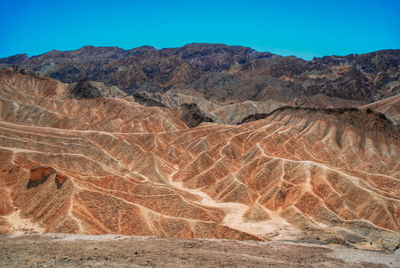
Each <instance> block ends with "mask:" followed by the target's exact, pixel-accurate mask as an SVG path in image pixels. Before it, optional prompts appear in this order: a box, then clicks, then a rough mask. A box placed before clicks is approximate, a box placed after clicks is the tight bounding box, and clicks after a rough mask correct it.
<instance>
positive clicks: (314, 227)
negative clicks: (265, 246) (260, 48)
mask: <svg viewBox="0 0 400 268" xmlns="http://www.w3.org/2000/svg"><path fill="white" fill-rule="evenodd" d="M189 48H190V46H189ZM194 48H195V49H194V51H192V54H190V55H192V56H190V57H192V58H191V59H192V61H193V63H192V65H190V64H188V63H187V61H185V62H182V65H180V67H179V68H180V69H179V70H180V71H179V72H180V74H182V76H179V77H186V78H188V77H189V78H190V79H192V78H191V77H192V76H194V75H196V72H195V71H193V70H191V68H196V69H197V70H200V71H201V72H200V73H201V74H203V72H209V73H212V74H214V73H219V72H220V71H221V70H228V71H232V68H231V67H229V68H228V67H224V66H225V65H219V63H220V62H219V61H217V63H215V62H212V64H211V63H209V64H210V66H208V65H207V64H205V63H203V62H202V61H196V60H195V59H196V57H195V56H193V55H197V54H196V53H197V52H196V51H197V50H202V48H201V46H200V48H199V47H198V46H194ZM93 49H94V48H85V49H84V50H89V51H92V50H93ZM96 49H99V48H96ZM102 49H103V48H102ZM237 49H239V50H240V51H242V50H243V48H237ZM195 52H196V53H195ZM71 53H83V52H82V51H75V52H65V54H67V55H69V54H71ZM85 53H86V52H85ZM87 53H88V54H87V56H85V57H86V58H85V59H87V61H90V60H97V56H93V57H92V56H91V54H90V53H89V52H87ZM102 53H103V54H104V57H103V58H102V60H103V61H104V62H105V65H106V66H107V62H109V64H113V62H114V60H117V61H119V60H120V61H125V60H127V61H129V60H132V59H135V60H138V59H136V58H135V57H139V58H140V57H142V56H143V53H144V54H146V55H147V57H151V55H152V53H156V54H157V55H158V56H157V57H156V59H157V60H160V58H163V57H164V56H162V55H163V54H160V53H164V54H166V55H168V57H167V56H165V57H167V58H168V61H169V60H171V59H170V58H169V57H172V58H173V60H174V61H176V62H178V63H179V62H180V61H181V58H182V57H183V56H179V57H178V56H177V53H178V52H176V51H175V50H165V51H163V50H161V51H157V50H155V49H152V48H141V49H139V50H137V51H130V52H129V51H128V52H126V51H123V50H119V49H103V50H102ZM115 53H117V54H118V53H119V54H118V55H119V56H118V57H119V58H118V59H115V57H114V55H115ZM125 53H133V56H129V57H126V56H125ZM135 53H136V54H135ZM179 53H180V54H179ZM179 53H178V54H179V55H186V54H184V53H186V52H185V49H183V50H182V51H180V52H179ZM221 53H222V52H221ZM224 53H225V52H224ZM240 53H243V55H244V56H243V58H238V59H237V60H236V61H238V62H241V60H243V63H242V65H243V66H242V65H241V66H242V67H243V68H244V65H246V64H248V61H253V60H254V58H255V59H257V57H259V58H260V59H259V60H261V61H264V60H265V61H268V60H275V59H276V60H281V59H282V58H281V57H276V56H274V55H270V54H257V53H255V52H251V51H250V52H249V51H248V50H243V51H242V52H240ZM240 53H239V54H240ZM249 53H250V55H253V54H254V53H255V55H254V56H251V57H250V56H249V55H248V54H249ZM252 53H253V54H252ZM385 53H386V52H385ZM385 53H384V54H385ZM387 53H388V52H387ZM95 54H98V53H97V52H96V53H95ZM170 54H172V56H169V55H170ZM54 55H59V52H51V53H50V54H48V55H47V56H46V57H44V56H41V57H42V58H41V57H36V58H29V59H28V58H26V57H25V58H24V57H22V58H21V57H19V58H18V59H19V61H22V62H23V64H26V65H28V64H29V62H30V61H35V62H37V63H38V64H39V65H40V64H42V63H43V62H46V60H48V61H50V59H51V60H52V57H53V56H54ZM84 55H86V54H84ZM160 55H161V56H160ZM224 55H225V54H224ZM235 55H236V54H235ZM240 55H241V54H240ZM76 57H77V58H81V57H83V56H79V57H78V56H76ZM188 57H189V56H188ZM380 57H381V54H379V53H378V54H376V55H375V56H374V57H373V58H374V59H377V58H380ZM62 58H63V57H61V56H60V61H62V60H61V59H62ZM163 59H164V58H163ZM212 59H216V58H214V57H212ZM218 59H219V58H218ZM221 59H225V58H224V57H223V56H221ZM235 59H236V58H235ZM385 59H386V58H385ZM290 60H294V61H297V60H298V59H294V58H290ZM348 60H349V62H351V61H352V60H354V61H355V62H357V57H356V58H355V59H353V58H350V59H348ZM368 60H369V58H368V57H367V58H366V59H365V61H366V62H368ZM8 61H10V60H8ZM325 61H326V63H325ZM383 61H384V62H386V61H385V60H383ZM388 62H389V63H388V66H389V67H388V68H394V67H392V65H391V64H392V61H391V60H389V61H388ZM73 64H75V63H73ZM73 64H71V65H70V66H73ZM76 64H85V63H76ZM232 64H233V65H235V63H232ZM249 64H250V63H249ZM305 64H309V63H305ZM324 64H327V65H335V64H336V61H335V58H333V59H332V58H328V59H324ZM39 65H38V66H39ZM61 65H63V63H61ZM233 65H232V66H233ZM57 66H58V65H57ZM135 66H136V65H135ZM193 66H195V67H193ZM335 66H336V65H335ZM345 66H347V65H345ZM385 66H386V65H385ZM386 67H387V66H386ZM386 67H382V68H383V69H384V68H386ZM57 68H58V67H56V70H57ZM121 68H122V67H121ZM135 68H136V67H135ZM282 68H283V67H282ZM346 68H347V67H346ZM349 68H350V67H349ZM377 68H378V67H377ZM41 70H42V69H41ZM80 70H84V68H83V69H80ZM34 71H39V69H38V70H34ZM367 71H368V72H369V71H371V72H372V71H373V70H370V69H366V70H365V72H367ZM360 72H361V71H360ZM54 74H56V73H54ZM78 74H79V72H78ZM100 74H101V72H100ZM155 74H158V73H157V72H155ZM186 74H190V76H187V75H186ZM124 75H125V74H124ZM296 75H301V73H297V71H296ZM50 76H53V75H52V74H50ZM127 77H129V76H127ZM134 77H138V76H136V75H134ZM146 77H147V76H146ZM279 77H281V76H279ZM296 77H297V76H296ZM89 78H90V77H89ZM186 78H185V79H186ZM189 78H188V80H185V81H189V80H190V79H189ZM71 79H72V78H71ZM73 79H75V78H73ZM105 79H108V78H105ZM135 79H136V78H135ZM147 79H148V78H145V79H144V80H143V81H149V80H147ZM156 79H159V76H154V78H153V80H152V81H153V82H152V83H155V84H156V82H154V81H156ZM61 80H62V79H61ZM82 81H83V82H78V81H76V80H75V81H70V82H71V83H63V82H59V81H57V80H53V79H52V78H48V77H38V76H36V75H33V74H29V73H28V72H27V73H26V74H23V73H21V72H20V71H18V70H16V69H11V68H8V69H3V70H1V71H0V119H1V120H0V191H1V194H0V205H1V206H0V231H1V233H18V232H24V231H26V230H31V231H37V232H40V233H47V232H61V233H84V234H105V233H113V234H126V235H154V236H163V237H181V238H228V239H238V240H270V239H307V240H313V241H319V242H321V243H339V244H345V245H350V246H357V247H364V248H377V249H381V250H385V251H389V252H392V251H394V250H396V249H397V248H398V247H399V245H400V190H399V189H400V132H399V129H398V128H396V127H395V126H394V125H393V123H392V121H390V120H389V119H387V118H386V116H385V115H383V114H381V113H380V112H377V111H373V110H371V109H363V108H361V109H358V108H329V109H328V108H315V107H314V108H305V107H292V106H287V104H284V103H283V102H278V100H275V101H276V103H277V104H279V105H277V106H276V108H277V109H276V108H273V109H270V110H268V109H267V108H268V107H267V108H266V109H265V110H266V111H265V112H262V113H265V114H264V116H263V117H261V118H257V119H259V120H255V121H253V120H248V121H246V122H243V123H242V124H239V125H234V124H232V125H227V124H222V122H220V123H218V122H217V123H213V122H207V121H210V120H204V121H203V120H199V121H196V122H197V123H199V124H198V125H192V126H190V125H189V123H188V122H193V121H190V120H192V119H196V118H198V116H199V114H200V115H202V116H205V117H204V118H209V119H212V120H214V119H215V118H226V116H225V115H224V113H221V115H219V116H216V114H217V112H216V111H218V109H220V108H221V107H225V106H229V105H230V104H229V103H222V102H218V101H216V100H213V102H211V103H210V105H208V106H207V105H206V103H207V102H201V103H202V105H203V106H201V105H200V104H199V105H196V107H197V108H198V107H200V108H201V109H199V110H196V109H195V108H196V107H195V106H191V107H186V108H184V107H182V106H180V105H181V103H179V105H178V106H176V105H175V106H173V107H167V106H168V105H166V103H167V101H166V100H165V99H166V98H167V97H166V96H164V95H163V96H161V97H157V98H158V99H159V103H162V104H163V105H164V106H165V107H160V106H163V105H158V106H157V105H149V106H145V105H142V104H140V103H138V102H136V101H135V97H134V96H133V97H132V96H127V95H125V93H126V92H128V93H129V90H127V88H124V87H122V89H124V91H125V93H123V92H121V91H119V89H118V88H115V87H112V86H111V85H107V81H103V82H106V84H96V83H97V82H96V83H94V82H87V81H86V82H85V81H84V80H82ZM116 81H118V80H116ZM165 81H167V82H168V81H170V80H168V79H166V80H165ZM182 81H184V79H183V80H182ZM167 82H166V83H167ZM135 83H136V82H135ZM157 83H158V82H157ZM160 83H161V82H160ZM160 85H161V84H160ZM391 85H393V83H392V84H391ZM392 89H393V90H395V89H394V88H392ZM366 92H368V91H366ZM86 93H90V94H89V96H88V95H87V94H86ZM172 93H173V92H172V91H171V94H172ZM386 93H387V91H386V90H385V89H383V90H381V91H380V93H379V94H382V96H384V95H385V94H386ZM179 94H183V93H182V92H180V93H179ZM357 94H358V93H357ZM357 94H356V95H357ZM360 94H361V93H360ZM362 94H363V93H362ZM362 94H361V95H360V96H364V95H362ZM151 96H153V95H151ZM185 96H186V95H185ZM189 96H190V94H189ZM200 96H201V95H200ZM365 96H366V97H365V98H364V97H359V98H358V97H357V98H358V100H359V101H364V100H370V98H374V97H376V96H378V95H371V96H369V95H368V94H367V95H365ZM368 96H369V97H368ZM335 97H337V96H335ZM339 97H343V96H339ZM157 98H154V97H151V99H152V100H153V101H155V100H156V99H157ZM163 98H164V99H163ZM179 98H184V96H183V95H182V97H179ZM179 98H176V99H179ZM169 100H170V101H172V99H169ZM259 101H260V102H262V101H263V100H262V98H261V99H260V100H259ZM213 103H214V104H215V103H216V104H218V105H221V107H217V106H216V107H212V105H213ZM204 107H209V108H208V109H209V110H206V108H204ZM224 109H226V108H224ZM235 109H236V108H234V109H231V108H229V109H228V110H227V111H230V112H231V113H233V114H235V113H237V110H235ZM232 111H233V112H232ZM239 111H240V110H239ZM206 112H207V113H208V114H211V115H212V116H210V117H207V116H208V115H207V114H206ZM188 114H190V115H192V117H190V116H187V115H188ZM246 116H247V115H246ZM213 117H214V118H213ZM242 117H243V116H242ZM242 117H241V118H235V119H234V120H232V122H231V123H237V122H240V121H242V120H243V118H242ZM187 118H189V119H190V120H189V121H187V122H185V121H184V119H185V120H186V119H187ZM197 123H196V124H197Z"/></svg>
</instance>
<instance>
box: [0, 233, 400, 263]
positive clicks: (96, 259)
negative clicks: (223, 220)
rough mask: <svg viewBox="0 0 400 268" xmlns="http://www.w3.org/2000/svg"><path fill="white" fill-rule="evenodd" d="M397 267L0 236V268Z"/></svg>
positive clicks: (371, 255) (262, 251)
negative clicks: (103, 267)
mask: <svg viewBox="0 0 400 268" xmlns="http://www.w3.org/2000/svg"><path fill="white" fill-rule="evenodd" d="M54 266H57V267H76V266H81V267H98V266H106V267H174V268H176V267H400V256H399V255H395V254H391V255H388V254H383V253H379V252H374V251H365V250H355V249H349V248H341V247H327V246H321V245H311V244H301V243H296V242H281V241H273V242H242V241H230V240H205V239H202V240H200V239H196V240H191V239H167V238H155V237H128V236H119V235H101V236H89V235H64V234H47V235H10V236H0V267H54Z"/></svg>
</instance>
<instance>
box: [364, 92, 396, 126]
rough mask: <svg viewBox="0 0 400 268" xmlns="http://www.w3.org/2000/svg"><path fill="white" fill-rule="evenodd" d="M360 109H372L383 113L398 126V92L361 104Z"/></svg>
mask: <svg viewBox="0 0 400 268" xmlns="http://www.w3.org/2000/svg"><path fill="white" fill-rule="evenodd" d="M361 108H362V109H368V108H369V109H372V110H375V111H378V112H381V113H383V114H385V115H386V116H387V117H388V118H389V119H390V120H392V122H393V124H395V125H397V126H400V94H398V95H396V96H393V97H389V98H386V99H383V100H379V101H376V102H373V103H370V104H368V105H365V106H362V107H361Z"/></svg>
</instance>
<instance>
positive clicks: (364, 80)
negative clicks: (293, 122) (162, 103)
mask: <svg viewBox="0 0 400 268" xmlns="http://www.w3.org/2000/svg"><path fill="white" fill-rule="evenodd" d="M12 65H20V66H21V67H23V68H25V69H28V70H32V71H34V72H36V73H37V74H40V75H47V76H50V77H51V78H55V79H57V80H60V81H63V82H68V83H73V82H77V81H81V80H93V81H100V82H103V83H105V84H106V85H115V86H118V87H119V88H120V89H122V90H123V91H125V92H126V93H128V94H132V93H133V92H138V91H147V92H159V91H162V92H165V91H167V90H172V91H186V92H189V93H190V92H191V93H194V92H196V93H197V94H201V95H203V96H204V97H206V98H207V99H213V100H217V101H230V100H235V101H244V100H257V101H263V100H268V99H272V100H275V101H280V102H286V103H289V102H292V101H294V100H295V99H296V100H297V101H300V102H302V101H306V100H308V99H309V98H310V97H312V96H315V95H318V94H322V95H325V96H329V97H336V98H341V99H346V100H352V101H359V102H361V103H364V104H366V103H370V102H373V101H376V100H379V99H382V98H386V97H389V96H393V95H396V94H398V93H400V82H399V80H400V50H383V51H377V52H372V53H368V54H362V55H348V56H326V57H322V58H314V59H313V60H312V61H305V60H302V59H299V58H296V57H293V56H290V57H281V56H278V55H273V54H271V53H267V52H257V51H255V50H253V49H251V48H246V47H240V46H227V45H223V44H188V45H185V46H183V47H180V48H167V49H160V50H157V49H155V48H153V47H149V46H144V47H139V48H134V49H130V50H124V49H121V48H117V47H92V46H86V47H83V48H81V49H78V50H74V51H64V52H63V51H50V52H48V53H45V54H43V55H39V56H34V57H31V58H29V57H28V56H26V55H16V56H12V57H8V58H3V59H0V68H2V67H8V66H12Z"/></svg>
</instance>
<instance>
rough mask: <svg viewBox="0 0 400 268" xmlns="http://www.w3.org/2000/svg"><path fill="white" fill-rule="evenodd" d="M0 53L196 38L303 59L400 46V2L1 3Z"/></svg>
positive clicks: (174, 44) (160, 45)
mask: <svg viewBox="0 0 400 268" xmlns="http://www.w3.org/2000/svg"><path fill="white" fill-rule="evenodd" d="M0 10H1V13H0V14H1V16H0V57H6V56H10V55H14V54H19V53H27V54H28V55H29V56H33V55H38V54H42V53H45V52H47V51H50V50H52V49H57V50H73V49H78V48H80V47H82V46H84V45H94V46H118V47H121V48H124V49H129V48H133V47H138V46H142V45H151V46H154V47H156V48H165V47H178V46H182V45H184V44H187V43H192V42H207V43H225V44H228V45H242V46H249V47H252V48H254V49H256V50H259V51H269V52H273V53H276V54H280V55H285V56H286V55H296V56H298V57H302V58H305V59H311V58H312V57H314V56H317V57H318V56H324V55H333V54H334V55H347V54H351V53H358V54H361V53H366V52H371V51H375V50H381V49H389V48H400V1H393V0H391V1H389V0H376V1H370V0H364V1H361V0H359V1H355V0H347V1H343V0H337V1H333V0H321V1H316V0H309V1H300V0H298V1H294V0H276V1H254V0H247V1H245V0H241V1H237V0H230V1H225V0H224V1H217V0H215V1H208V0H203V1H157V0H147V1H146V0H143V1H127V0H112V1H103V0H97V1H89V0H87V1H85V0H80V1H78V0H69V1H63V0H58V1H57V0H54V1H49V0H36V1H23V0H21V1H11V0H0Z"/></svg>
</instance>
